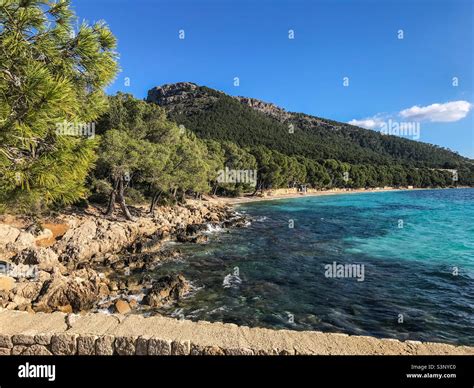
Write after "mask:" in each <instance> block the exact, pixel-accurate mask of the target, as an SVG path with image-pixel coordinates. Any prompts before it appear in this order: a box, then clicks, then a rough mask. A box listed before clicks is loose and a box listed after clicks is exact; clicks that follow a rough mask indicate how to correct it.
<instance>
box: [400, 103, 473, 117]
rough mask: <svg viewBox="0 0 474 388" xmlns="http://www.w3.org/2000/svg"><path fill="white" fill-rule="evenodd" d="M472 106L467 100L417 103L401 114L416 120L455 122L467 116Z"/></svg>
mask: <svg viewBox="0 0 474 388" xmlns="http://www.w3.org/2000/svg"><path fill="white" fill-rule="evenodd" d="M471 108H472V104H470V103H469V102H467V101H450V102H446V103H444V104H431V105H428V106H418V105H415V106H412V107H411V108H408V109H404V110H402V111H401V112H400V113H399V114H400V116H401V117H403V118H404V119H411V120H415V121H431V122H453V121H458V120H461V119H463V118H464V117H466V116H467V114H468V113H469V111H470V110H471Z"/></svg>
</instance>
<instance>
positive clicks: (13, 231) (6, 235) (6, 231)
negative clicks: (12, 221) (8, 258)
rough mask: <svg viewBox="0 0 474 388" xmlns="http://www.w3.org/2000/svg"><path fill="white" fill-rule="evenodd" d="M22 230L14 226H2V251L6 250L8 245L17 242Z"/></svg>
mask: <svg viewBox="0 0 474 388" xmlns="http://www.w3.org/2000/svg"><path fill="white" fill-rule="evenodd" d="M19 235H20V230H19V229H17V228H14V227H13V226H10V225H6V224H0V251H1V250H4V249H6V247H7V245H9V244H12V243H14V242H15V241H16V239H17V238H18V236H19Z"/></svg>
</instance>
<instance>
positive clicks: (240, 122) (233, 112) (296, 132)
mask: <svg viewBox="0 0 474 388" xmlns="http://www.w3.org/2000/svg"><path fill="white" fill-rule="evenodd" d="M148 101H149V102H154V103H157V104H159V105H161V106H163V107H164V108H165V109H166V110H167V112H168V117H169V118H170V119H171V120H172V121H175V122H176V123H178V124H182V125H184V126H185V127H186V128H188V129H191V130H192V131H194V132H195V133H196V134H197V135H198V136H200V137H202V138H208V139H215V140H226V141H232V142H235V143H236V144H238V145H239V146H240V147H254V146H257V145H263V146H266V147H267V148H269V149H271V150H274V151H278V152H281V153H283V154H285V155H288V156H297V157H305V158H309V159H312V160H315V161H318V162H323V161H324V160H328V159H335V160H337V161H339V162H344V163H350V164H352V165H370V166H372V167H376V166H394V165H397V166H400V167H403V168H404V169H413V168H439V169H458V170H459V176H460V180H462V182H463V183H464V184H468V183H472V182H473V176H474V173H473V171H474V165H473V161H472V160H469V159H467V158H464V157H462V156H460V155H458V154H456V153H454V152H452V151H450V150H447V149H444V148H441V147H438V146H435V145H431V144H426V143H422V142H417V141H412V140H409V139H405V138H401V137H397V136H388V135H383V134H380V133H378V132H375V131H371V130H367V129H363V128H359V127H355V126H352V125H349V124H345V123H339V122H335V121H331V120H327V119H322V118H318V117H313V116H309V115H306V114H302V113H290V112H286V111H284V110H283V109H281V108H278V107H276V106H275V105H273V104H268V103H264V102H261V101H258V100H255V99H249V98H234V97H231V96H228V95H226V94H224V93H222V92H218V91H216V90H213V89H209V88H207V87H202V86H197V85H195V84H192V83H178V84H174V85H165V86H163V87H158V88H154V89H152V90H150V91H149V94H148Z"/></svg>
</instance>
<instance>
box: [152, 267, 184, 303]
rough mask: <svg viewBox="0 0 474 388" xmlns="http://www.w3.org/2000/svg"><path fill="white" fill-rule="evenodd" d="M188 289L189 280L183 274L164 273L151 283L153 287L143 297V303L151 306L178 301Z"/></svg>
mask: <svg viewBox="0 0 474 388" xmlns="http://www.w3.org/2000/svg"><path fill="white" fill-rule="evenodd" d="M189 290H190V286H189V282H188V281H187V280H186V279H185V278H184V276H183V275H166V276H163V277H161V278H160V279H158V280H157V281H156V282H155V283H154V284H153V287H152V288H151V289H150V291H149V292H148V294H147V295H145V297H144V298H143V303H145V304H147V305H149V306H151V307H159V306H163V305H166V304H169V303H172V302H176V301H179V300H180V299H181V298H182V297H183V296H185V295H186V294H187V293H188V292H189Z"/></svg>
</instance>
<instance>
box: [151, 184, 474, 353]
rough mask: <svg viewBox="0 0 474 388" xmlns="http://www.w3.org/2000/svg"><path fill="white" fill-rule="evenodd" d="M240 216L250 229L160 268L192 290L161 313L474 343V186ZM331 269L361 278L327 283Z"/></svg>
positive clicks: (347, 198)
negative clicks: (344, 267) (342, 267)
mask: <svg viewBox="0 0 474 388" xmlns="http://www.w3.org/2000/svg"><path fill="white" fill-rule="evenodd" d="M237 210H238V211H240V212H242V213H246V214H247V215H248V216H250V217H251V218H252V219H253V221H252V223H251V225H250V226H249V227H247V228H241V229H233V230H230V231H228V232H227V231H224V232H219V233H212V234H211V235H210V241H209V243H208V244H205V245H195V244H183V245H181V246H180V248H181V249H182V251H183V253H184V255H185V256H186V259H185V260H182V261H179V262H176V263H171V264H166V265H163V266H162V267H160V268H159V269H158V271H157V272H158V274H159V275H162V274H165V273H172V272H176V271H180V272H182V273H183V274H184V275H185V277H186V278H187V279H189V280H191V281H192V283H193V285H194V286H195V287H196V290H195V291H194V292H193V293H192V295H191V296H190V297H188V298H186V299H184V300H183V301H181V302H180V303H179V305H178V306H173V307H172V308H168V309H163V310H161V311H160V312H161V313H164V314H167V315H173V316H180V317H186V318H187V319H193V320H208V321H221V322H232V323H236V324H239V325H247V326H254V327H268V328H287V329H293V330H320V331H325V332H343V333H348V334H358V335H371V336H376V337H390V338H398V339H402V340H406V339H411V340H423V341H435V342H447V343H453V344H468V345H474V222H473V220H474V189H456V190H454V189H451V190H416V191H397V192H383V193H363V194H347V195H334V196H320V197H302V198H297V199H285V200H275V201H267V202H258V203H251V204H246V205H241V206H239V207H237ZM291 220H293V221H291ZM400 221H402V222H400ZM292 223H294V227H293V228H290V226H291V224H292ZM333 262H336V263H337V264H361V265H362V264H363V265H364V275H365V276H364V281H358V280H357V279H356V278H328V277H326V276H325V273H326V271H325V265H326V264H331V263H333Z"/></svg>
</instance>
